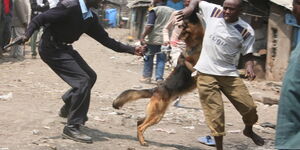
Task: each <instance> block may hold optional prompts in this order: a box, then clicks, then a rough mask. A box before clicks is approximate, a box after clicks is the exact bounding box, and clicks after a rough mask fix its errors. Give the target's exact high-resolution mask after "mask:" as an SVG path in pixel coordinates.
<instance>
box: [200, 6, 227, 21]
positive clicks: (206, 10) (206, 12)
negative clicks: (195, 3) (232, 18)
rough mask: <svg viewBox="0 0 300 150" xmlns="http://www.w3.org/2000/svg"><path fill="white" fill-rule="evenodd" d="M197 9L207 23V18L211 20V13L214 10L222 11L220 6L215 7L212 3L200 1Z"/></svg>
mask: <svg viewBox="0 0 300 150" xmlns="http://www.w3.org/2000/svg"><path fill="white" fill-rule="evenodd" d="M199 8H200V10H201V12H202V14H203V16H204V20H205V21H207V20H208V19H209V18H211V16H212V14H213V12H214V10H215V9H221V10H223V8H222V6H220V5H216V4H213V3H209V2H206V1H201V2H200V3H199Z"/></svg>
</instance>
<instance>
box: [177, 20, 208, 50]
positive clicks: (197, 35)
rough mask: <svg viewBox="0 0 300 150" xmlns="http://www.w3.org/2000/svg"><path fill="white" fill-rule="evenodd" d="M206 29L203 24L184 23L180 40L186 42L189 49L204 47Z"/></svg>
mask: <svg viewBox="0 0 300 150" xmlns="http://www.w3.org/2000/svg"><path fill="white" fill-rule="evenodd" d="M203 36H204V28H203V26H202V24H201V23H199V22H198V23H190V22H188V21H184V23H183V30H182V32H181V34H180V36H179V38H180V39H181V40H183V41H185V43H186V46H187V48H196V47H199V46H201V45H202V41H203Z"/></svg>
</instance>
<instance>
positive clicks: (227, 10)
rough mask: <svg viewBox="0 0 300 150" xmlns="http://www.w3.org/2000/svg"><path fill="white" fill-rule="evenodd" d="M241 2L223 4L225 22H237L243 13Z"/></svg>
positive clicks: (227, 0)
mask: <svg viewBox="0 0 300 150" xmlns="http://www.w3.org/2000/svg"><path fill="white" fill-rule="evenodd" d="M240 3H241V2H240V0H225V1H224V3H223V10H224V20H225V21H226V22H227V23H233V22H236V21H237V20H238V18H239V15H240V13H241V4H240Z"/></svg>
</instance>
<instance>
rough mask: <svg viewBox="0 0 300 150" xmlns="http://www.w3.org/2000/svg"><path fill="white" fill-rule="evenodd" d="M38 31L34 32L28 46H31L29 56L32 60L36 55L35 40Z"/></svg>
mask: <svg viewBox="0 0 300 150" xmlns="http://www.w3.org/2000/svg"><path fill="white" fill-rule="evenodd" d="M38 33H39V31H34V33H33V35H32V36H31V39H30V46H31V56H32V57H33V58H34V57H35V56H36V55H37V52H36V39H37V36H38Z"/></svg>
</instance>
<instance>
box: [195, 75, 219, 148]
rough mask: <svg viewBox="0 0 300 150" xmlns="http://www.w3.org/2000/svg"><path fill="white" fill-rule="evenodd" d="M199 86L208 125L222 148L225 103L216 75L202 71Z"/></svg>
mask: <svg viewBox="0 0 300 150" xmlns="http://www.w3.org/2000/svg"><path fill="white" fill-rule="evenodd" d="M197 88H198V91H199V95H200V102H201V105H202V108H203V112H204V115H205V121H206V123H207V126H208V127H209V129H210V130H211V132H212V136H214V138H215V141H216V148H217V150H222V149H223V136H224V135H225V124H224V105H223V101H222V97H221V92H220V87H219V85H218V81H217V80H216V79H215V77H214V76H210V75H206V74H202V73H200V75H199V76H198V78H197Z"/></svg>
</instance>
